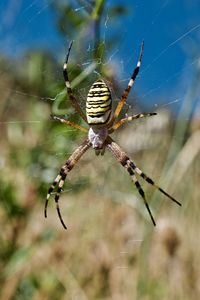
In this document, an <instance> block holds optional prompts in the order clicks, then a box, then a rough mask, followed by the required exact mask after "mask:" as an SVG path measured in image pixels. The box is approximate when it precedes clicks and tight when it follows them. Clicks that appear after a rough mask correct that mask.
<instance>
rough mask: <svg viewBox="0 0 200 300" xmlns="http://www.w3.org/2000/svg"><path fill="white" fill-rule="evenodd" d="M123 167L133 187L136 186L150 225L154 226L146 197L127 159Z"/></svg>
mask: <svg viewBox="0 0 200 300" xmlns="http://www.w3.org/2000/svg"><path fill="white" fill-rule="evenodd" d="M123 167H125V168H126V169H127V171H128V173H129V175H130V176H131V179H132V180H133V182H134V184H135V186H136V188H137V190H138V192H139V194H140V195H141V197H142V199H143V201H144V204H145V206H146V208H147V211H148V213H149V215H150V217H151V220H152V223H153V225H154V226H156V222H155V220H154V217H153V215H152V212H151V210H150V208H149V205H148V203H147V200H146V197H145V193H144V191H143V189H142V187H141V185H140V183H139V181H138V180H137V177H136V176H135V173H134V171H133V169H132V168H131V166H130V160H129V159H128V158H127V162H126V164H125V165H124V166H123Z"/></svg>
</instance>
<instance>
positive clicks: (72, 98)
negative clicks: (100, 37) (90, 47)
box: [63, 41, 87, 123]
mask: <svg viewBox="0 0 200 300" xmlns="http://www.w3.org/2000/svg"><path fill="white" fill-rule="evenodd" d="M72 44H73V41H72V42H71V43H70V45H69V48H68V52H67V55H66V59H65V63H64V66H63V76H64V80H65V85H66V88H67V93H68V96H69V99H70V101H71V104H72V106H73V107H74V109H75V110H76V112H77V113H78V114H79V115H80V116H81V117H82V119H83V120H84V121H85V122H86V123H87V118H86V115H85V114H84V112H83V110H82V109H81V107H80V105H79V103H78V101H77V99H76V97H75V96H74V94H73V91H72V88H71V84H70V81H69V76H68V71H67V66H68V59H69V54H70V51H71V48H72Z"/></svg>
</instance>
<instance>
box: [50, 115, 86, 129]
mask: <svg viewBox="0 0 200 300" xmlns="http://www.w3.org/2000/svg"><path fill="white" fill-rule="evenodd" d="M51 117H52V119H53V120H55V121H59V122H61V123H64V124H66V125H68V126H71V127H73V128H76V129H79V130H80V131H82V132H88V129H87V128H85V127H83V126H81V125H79V124H76V123H74V122H72V121H69V120H66V119H64V118H61V117H58V116H54V115H51Z"/></svg>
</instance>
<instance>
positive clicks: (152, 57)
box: [0, 0, 200, 178]
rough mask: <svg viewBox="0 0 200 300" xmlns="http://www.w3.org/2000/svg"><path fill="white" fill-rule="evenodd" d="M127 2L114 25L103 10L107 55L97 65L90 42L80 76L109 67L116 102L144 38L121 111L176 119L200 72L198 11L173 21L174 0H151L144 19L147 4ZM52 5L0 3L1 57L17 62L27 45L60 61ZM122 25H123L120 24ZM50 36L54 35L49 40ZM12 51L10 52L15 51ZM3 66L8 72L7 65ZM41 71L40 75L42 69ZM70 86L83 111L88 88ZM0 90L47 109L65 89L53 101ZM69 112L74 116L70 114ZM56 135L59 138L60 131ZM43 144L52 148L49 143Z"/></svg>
mask: <svg viewBox="0 0 200 300" xmlns="http://www.w3.org/2000/svg"><path fill="white" fill-rule="evenodd" d="M119 3H120V2H119ZM131 3H132V2H129V1H128V2H127V5H128V8H129V9H130V12H129V13H128V14H127V15H125V16H123V17H122V18H121V19H120V18H119V19H118V20H117V21H115V23H113V19H112V17H111V15H110V14H109V9H107V12H106V13H105V15H104V16H103V18H102V22H101V24H102V26H101V32H102V41H103V46H104V48H105V52H106V54H107V55H106V57H105V58H104V59H101V58H100V59H99V61H98V62H96V61H94V60H93V52H94V48H93V41H91V40H90V39H88V45H87V53H86V55H85V57H86V60H84V61H82V58H81V57H80V58H79V61H77V67H78V66H81V67H82V68H83V70H84V71H83V72H85V75H84V76H93V77H94V78H95V76H96V77H98V76H99V75H100V74H99V73H98V72H97V71H96V66H97V63H98V64H100V65H102V66H104V67H110V68H111V69H112V70H113V73H114V74H115V76H113V78H114V79H115V80H116V81H117V82H118V83H119V85H120V91H115V90H114V89H113V88H112V82H110V84H111V89H112V94H113V99H114V102H115V103H117V101H119V98H120V96H121V93H122V91H123V89H124V88H125V87H126V86H127V83H128V81H129V79H130V74H131V73H132V71H133V69H134V67H135V65H136V62H137V58H138V55H139V51H140V44H141V41H142V40H144V41H145V51H144V57H143V62H142V66H141V70H140V73H139V76H138V78H137V79H136V84H135V86H134V87H133V91H131V93H130V95H129V97H128V101H127V103H126V104H125V109H124V112H125V113H127V114H131V113H132V112H133V111H135V110H137V109H138V108H139V111H155V110H158V109H162V108H163V109H166V108H167V109H169V110H170V111H171V113H173V114H174V115H177V113H178V112H179V110H181V108H182V107H183V106H184V102H185V100H184V99H185V98H186V96H185V95H187V93H188V90H189V89H190V86H191V84H192V81H193V80H194V77H195V76H196V75H195V74H197V72H198V68H199V61H200V55H199V51H198V46H197V45H198V39H199V34H200V23H199V22H198V21H199V19H198V13H195V4H194V7H193V10H192V8H191V9H190V10H189V11H188V13H186V12H185V11H184V13H185V16H186V18H184V20H183V19H178V22H177V21H176V22H175V20H174V19H173V18H172V17H173V11H176V9H177V5H176V4H175V3H174V2H173V1H169V0H166V1H164V2H162V3H160V1H155V3H154V4H153V5H152V6H151V11H149V13H148V14H146V15H145V16H144V13H143V11H144V9H145V7H146V5H147V3H145V1H143V2H141V1H135V3H134V7H133V5H132V4H131ZM51 4H52V1H38V0H34V1H29V2H26V3H25V2H24V1H18V2H15V1H9V2H8V3H7V1H3V2H2V3H1V17H2V24H3V25H2V28H1V34H2V36H3V37H4V43H2V53H6V54H7V55H10V56H11V58H13V56H14V58H17V57H20V56H21V55H22V53H24V52H25V51H26V50H27V49H31V48H32V47H34V48H39V49H40V48H43V47H46V48H48V49H49V51H50V52H51V53H52V54H53V55H54V56H55V58H56V59H57V60H59V61H60V62H62V61H63V57H64V56H65V52H66V44H67V43H68V39H67V38H66V40H65V39H63V38H62V39H61V38H59V36H58V35H57V33H56V31H55V16H53V15H52V10H51ZM88 5H89V2H87V1H82V5H78V4H77V3H76V2H74V12H75V13H76V14H77V15H80V14H81V13H82V12H83V11H84V10H85V9H87V8H88ZM109 5H113V2H112V1H108V3H107V7H109ZM188 5H189V1H188V2H187V1H185V2H184V4H182V7H181V8H180V9H182V10H183V9H186V8H189V7H190V6H188ZM11 8H12V9H11ZM148 8H149V7H148ZM3 11H4V14H3ZM171 15H172V16H171ZM166 18H168V19H169V21H168V23H163V22H162V19H166ZM49 19H50V21H49ZM38 22H43V24H44V28H45V29H44V31H42V30H41V32H40V31H37V26H36V24H37V23H38ZM124 22H125V26H123V23H124ZM24 24H26V28H25V29H24V27H23V26H24ZM45 24H46V26H45ZM49 24H51V29H52V30H49ZM161 26H163V28H160V27H161ZM166 27H167V28H166ZM18 28H20V30H21V31H22V32H20V34H19V32H17V30H18ZM22 28H23V30H22ZM47 28H48V30H47ZM135 28H136V29H135ZM45 30H46V34H45ZM172 30H173V31H172ZM4 31H5V32H6V33H7V34H6V36H5V35H4V34H5V32H4ZM116 32H120V34H118V40H117V43H116V44H117V46H116V47H115V48H114V49H112V50H111V51H109V50H108V48H107V44H108V43H109V40H110V39H111V38H112V37H113V36H114V35H115V34H116ZM52 33H53V34H54V36H56V37H54V38H51V37H52V35H53V34H52ZM30 37H31V38H30ZM149 37H150V38H149ZM161 37H163V40H162V39H161ZM76 42H77V39H76V38H75V39H74V46H73V49H72V52H73V51H74V52H76ZM13 47H14V48H15V52H14V53H13ZM191 47H193V48H192V51H191V49H190V48H191ZM55 48H56V51H55ZM57 48H59V49H60V51H57ZM58 52H59V54H58ZM72 56H73V53H72ZM179 57H181V59H179ZM177 58H178V59H177ZM8 68H10V69H12V68H13V66H12V63H11V64H10V65H9V66H8ZM41 72H42V73H44V74H45V73H46V70H45V69H42V70H41ZM59 72H60V74H59V75H58V79H59V80H60V77H61V76H62V67H61V69H60V70H59ZM48 75H49V74H48ZM1 76H3V74H1ZM50 76H51V75H50ZM75 85H76V88H75V92H76V94H77V96H78V99H79V101H80V104H81V107H82V109H83V110H85V98H86V95H87V92H88V90H89V88H90V86H89V85H88V86H84V87H82V88H79V87H78V83H75ZM63 86H64V82H63ZM2 89H4V90H9V91H11V92H12V97H13V98H15V96H17V95H21V96H24V97H27V98H28V97H32V98H35V99H36V100H39V101H41V102H49V101H50V102H52V105H53V104H54V103H56V101H57V99H58V98H59V97H60V96H65V94H66V91H65V88H64V87H63V89H62V90H61V91H59V92H58V93H57V94H56V93H55V95H54V97H47V96H46V95H45V94H44V96H42V97H41V96H40V97H39V96H38V95H35V94H34V93H33V94H32V93H31V94H30V93H25V92H21V91H20V90H12V89H10V87H9V88H7V87H4V86H2ZM198 92H199V89H198V88H197V87H196V86H195V92H193V99H190V103H189V105H187V109H188V111H187V113H186V115H185V116H184V117H185V118H188V117H190V114H191V113H192V112H193V111H194V108H196V114H198V111H199V109H198V105H199V102H198V100H199V96H198V95H199V93H198ZM71 114H72V115H73V112H72V113H71ZM71 114H70V113H69V114H68V117H70V116H71ZM40 122H41V120H40V119H37V120H30V119H28V120H23V121H22V120H13V119H11V120H9V121H5V122H3V121H0V124H3V123H6V124H8V125H9V124H10V125H15V124H20V123H26V124H27V126H37V124H40ZM11 131H12V129H11ZM65 131H66V132H69V131H74V130H73V129H71V128H66V129H65ZM61 134H63V132H62V133H61ZM177 138H178V137H177ZM47 142H48V143H49V144H51V140H48V141H47ZM45 143H46V142H45ZM59 155H61V156H65V155H67V153H66V152H65V153H64V152H63V153H62V152H61V153H60V152H59V153H57V154H56V156H59ZM51 175H52V174H49V176H47V178H49V177H51ZM44 178H45V176H44Z"/></svg>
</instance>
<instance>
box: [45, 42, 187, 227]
mask: <svg viewBox="0 0 200 300" xmlns="http://www.w3.org/2000/svg"><path fill="white" fill-rule="evenodd" d="M71 47H72V42H71V43H70V45H69V49H68V53H67V56H66V60H65V63H64V67H63V75H64V80H65V85H66V88H67V93H68V96H69V99H70V101H71V104H72V106H73V107H74V109H75V111H76V112H77V113H78V114H79V115H80V116H81V117H82V119H83V120H84V121H85V122H86V123H87V124H88V125H89V129H87V128H85V127H82V126H80V125H78V124H76V123H73V122H71V121H69V120H66V119H63V118H60V117H56V116H52V117H53V119H54V120H57V121H60V122H62V123H65V124H67V125H69V126H71V127H74V128H77V129H79V130H81V131H83V132H86V133H87V138H86V139H85V140H84V142H83V143H82V144H81V145H80V146H79V147H78V148H77V149H76V150H75V151H74V152H73V153H72V155H71V156H70V157H69V159H68V160H67V161H66V163H65V164H64V165H63V166H62V167H61V169H60V173H59V174H58V175H57V177H56V178H55V180H54V182H53V183H52V185H51V186H50V188H49V190H48V194H47V198H46V203H45V209H44V214H45V217H47V205H48V200H49V198H50V196H51V194H52V193H53V192H54V190H55V189H56V191H55V203H56V209H57V213H58V216H59V219H60V221H61V223H62V225H63V227H64V228H65V229H67V227H66V225H65V223H64V221H63V219H62V216H61V213H60V208H59V203H58V201H59V197H60V193H61V191H62V188H63V185H64V182H65V179H66V177H67V175H68V173H69V172H70V171H71V170H72V169H73V167H74V165H75V164H76V163H77V162H78V160H79V159H80V158H81V156H82V155H83V154H84V153H85V152H86V151H87V150H88V149H89V148H90V147H92V148H93V149H94V150H95V153H96V155H99V154H101V155H103V154H104V152H105V149H106V148H107V149H108V150H109V151H110V152H111V153H112V154H113V155H114V157H115V158H116V159H117V161H118V162H119V163H120V164H121V165H122V166H123V167H124V168H125V169H126V170H127V172H128V173H129V175H130V176H131V179H132V181H133V182H134V184H135V186H136V188H137V190H138V192H139V194H140V195H141V197H142V199H143V201H144V204H145V206H146V208H147V210H148V212H149V215H150V217H151V220H152V222H153V224H154V226H155V225H156V223H155V220H154V218H153V215H152V213H151V210H150V208H149V205H148V203H147V201H146V197H145V193H144V191H143V189H142V187H141V185H140V183H139V181H138V179H137V175H139V176H140V177H142V178H143V179H144V180H145V181H146V182H148V183H149V184H151V185H152V186H154V187H155V188H156V189H158V190H159V191H160V192H161V193H163V194H164V195H165V196H167V197H168V198H169V199H170V200H172V201H174V202H175V203H177V204H178V205H180V206H181V203H179V202H178V201H177V200H176V199H174V198H173V197H172V196H170V195H169V194H168V193H167V192H165V191H164V190H163V189H162V188H161V187H159V186H158V185H157V184H156V183H155V182H154V181H153V180H152V179H151V178H149V177H148V176H147V175H146V174H145V173H143V172H142V171H141V170H140V169H139V168H138V167H137V166H136V164H135V163H134V162H133V161H132V160H131V159H130V158H129V157H128V156H127V154H126V153H125V152H124V151H123V150H122V149H121V148H120V147H119V146H118V144H116V143H115V141H114V140H113V139H112V138H111V137H110V134H111V133H113V131H115V130H116V129H117V128H119V127H120V126H121V125H122V124H124V123H126V122H129V121H132V120H135V119H138V118H144V117H150V116H154V115H156V113H144V114H136V115H133V116H129V117H125V118H122V119H120V120H118V117H119V114H120V112H121V110H122V108H123V106H124V104H125V102H126V99H127V97H128V95H129V92H130V90H131V87H132V86H133V84H134V82H135V79H136V77H137V75H138V72H139V69H140V65H141V60H142V54H143V49H144V43H142V45H141V51H140V56H139V59H138V62H137V66H136V68H135V69H134V71H133V74H132V76H131V79H130V81H129V83H128V86H127V88H126V89H125V90H124V92H123V94H122V96H121V99H120V101H119V103H118V105H117V107H116V109H115V110H114V112H113V113H112V98H111V93H110V90H109V88H108V86H107V84H106V83H105V82H104V81H103V80H102V79H98V80H97V81H96V82H94V83H93V85H92V86H91V88H90V90H89V93H88V96H87V100H86V114H85V113H84V112H83V110H82V109H81V107H80V105H79V103H78V101H77V99H76V97H75V96H74V94H73V92H72V89H71V85H70V82H69V78H68V72H67V64H68V58H69V54H70V50H71Z"/></svg>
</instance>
